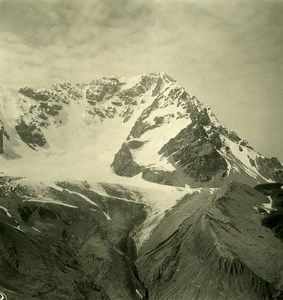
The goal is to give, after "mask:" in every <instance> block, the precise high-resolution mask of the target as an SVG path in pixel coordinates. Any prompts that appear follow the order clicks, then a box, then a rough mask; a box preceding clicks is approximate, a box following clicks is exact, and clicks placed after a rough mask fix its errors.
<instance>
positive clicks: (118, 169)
mask: <svg viewBox="0 0 283 300" xmlns="http://www.w3.org/2000/svg"><path fill="white" fill-rule="evenodd" d="M112 167H113V170H114V172H115V173H116V174H117V175H120V176H126V177H132V176H135V175H137V174H139V173H140V172H141V171H142V167H141V166H139V165H138V164H137V163H136V162H134V161H133V157H132V154H131V152H130V149H129V146H128V145H127V144H126V143H123V145H122V147H121V149H120V150H119V151H118V152H117V153H116V154H115V157H114V161H113V163H112Z"/></svg>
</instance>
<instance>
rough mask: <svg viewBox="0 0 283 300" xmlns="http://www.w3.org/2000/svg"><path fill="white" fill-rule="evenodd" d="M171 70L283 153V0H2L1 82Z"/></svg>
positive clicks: (225, 117) (226, 119) (235, 124)
mask: <svg viewBox="0 0 283 300" xmlns="http://www.w3.org/2000/svg"><path fill="white" fill-rule="evenodd" d="M163 71H164V72H166V73H168V74H169V75H171V76H172V77H174V78H175V79H177V80H178V81H179V82H180V83H181V84H183V85H184V86H185V87H186V89H187V91H188V92H189V93H190V94H194V95H196V96H197V97H198V98H199V99H200V100H201V101H202V102H204V103H205V104H207V105H210V106H211V107H212V110H213V111H214V112H215V114H216V116H217V117H218V119H219V120H220V121H221V122H223V123H224V124H226V125H227V126H228V127H229V128H231V129H233V130H235V131H236V132H237V133H238V134H240V135H241V136H242V137H244V138H246V139H248V141H249V142H250V143H251V145H253V146H254V147H255V149H256V150H257V151H259V152H261V153H262V154H265V155H267V156H277V157H279V158H280V159H281V161H282V162H283V134H282V133H283V118H282V117H283V105H282V104H283V97H282V95H283V82H282V79H283V0H233V1H232V0H231V1H227V0H93V1H91V0H0V84H4V85H11V86H15V87H17V88H18V87H20V86H26V85H31V86H44V85H46V84H50V83H51V82H54V81H57V80H61V79H67V80H70V81H73V82H77V81H78V82H81V81H90V80H92V79H95V78H98V77H101V76H107V75H117V76H123V75H125V76H134V75H138V74H141V73H146V72H163Z"/></svg>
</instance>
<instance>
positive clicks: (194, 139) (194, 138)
mask: <svg viewBox="0 0 283 300" xmlns="http://www.w3.org/2000/svg"><path fill="white" fill-rule="evenodd" d="M218 143H219V140H216V139H212V140H211V139H208V136H207V134H206V132H205V130H204V129H203V128H202V127H201V126H198V125H196V124H194V123H192V124H190V125H189V126H188V127H187V128H184V129H183V130H182V131H181V132H180V133H179V134H178V135H177V136H176V137H175V138H172V139H171V140H170V141H169V142H168V143H167V144H165V145H164V146H163V147H162V148H161V150H160V151H159V154H162V155H163V156H165V157H171V156H172V158H173V160H174V162H175V163H176V164H178V165H179V166H180V167H181V168H182V170H183V171H184V173H185V174H187V175H189V176H190V177H192V178H193V179H194V180H195V181H199V182H207V181H209V180H211V179H212V178H213V177H214V176H216V175H217V174H220V173H224V172H225V171H226V169H227V163H226V161H225V159H224V158H223V157H222V156H221V155H220V154H219V153H218V152H217V151H216V147H219V145H218ZM214 144H215V145H214ZM215 146H216V147H215Z"/></svg>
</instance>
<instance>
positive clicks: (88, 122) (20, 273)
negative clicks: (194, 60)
mask: <svg viewBox="0 0 283 300" xmlns="http://www.w3.org/2000/svg"><path fill="white" fill-rule="evenodd" d="M231 115H232V112H231ZM0 123H1V126H0V172H1V178H0V180H1V186H0V235H1V239H0V253H1V256H0V292H3V293H5V295H7V297H8V298H9V299H111V300H112V299H113V300H120V299H121V300H122V299H123V300H124V299H125V300H126V299H150V300H179V299H180V300H181V299H182V300H186V299H201V300H202V299H211V300H214V299H255V300H260V299H283V264H282V261H283V260H282V259H283V244H282V235H281V234H282V227H283V226H282V222H281V220H282V214H281V210H282V206H283V205H282V203H283V202H282V196H283V193H282V192H281V190H282V186H283V185H282V182H283V166H282V164H281V162H280V161H279V160H278V159H277V158H275V157H271V158H267V157H265V156H264V155H261V154H260V153H259V152H257V151H256V150H255V149H254V148H253V147H252V146H251V145H250V144H249V143H248V141H247V140H245V139H243V138H241V137H239V136H238V134H237V133H235V132H234V131H232V130H230V129H228V128H226V127H225V126H224V125H223V124H221V123H220V122H219V121H218V120H217V118H216V116H215V115H214V114H213V112H212V111H211V109H210V108H209V107H207V106H205V105H204V104H202V103H201V102H200V101H199V100H198V99H197V97H196V96H194V95H191V94H190V93H189V92H188V91H187V90H186V89H185V88H184V87H183V86H181V85H180V84H178V83H177V82H176V80H174V79H173V78H172V77H170V76H169V75H167V74H166V73H150V74H143V75H140V76H136V77H133V78H126V77H121V78H116V77H107V78H106V77H103V78H102V79H98V80H94V81H92V82H90V83H77V84H73V83H71V82H66V81H62V82H59V83H56V84H54V85H52V86H51V87H50V88H32V87H23V88H20V89H19V90H13V89H11V88H8V87H3V86H2V87H0ZM274 183H276V184H275V185H274ZM255 186H256V187H255ZM254 187H255V188H254ZM280 224H281V225H280Z"/></svg>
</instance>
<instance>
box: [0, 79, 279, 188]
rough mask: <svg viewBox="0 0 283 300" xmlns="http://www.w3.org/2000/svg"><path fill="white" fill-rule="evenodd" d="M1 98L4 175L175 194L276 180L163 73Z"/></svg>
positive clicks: (264, 162)
mask: <svg viewBox="0 0 283 300" xmlns="http://www.w3.org/2000/svg"><path fill="white" fill-rule="evenodd" d="M0 97H1V107H0V113H1V115H0V119H1V124H2V127H1V128H2V130H1V131H0V135H1V136H0V138H1V143H0V150H1V152H2V157H1V160H2V165H3V166H2V171H3V172H7V174H11V175H19V174H16V172H19V170H20V174H21V175H25V174H27V173H28V174H30V173H31V170H32V173H34V174H35V175H37V176H38V175H39V174H40V173H41V172H42V171H41V170H42V169H44V170H46V171H47V174H50V175H52V176H54V175H56V176H61V175H62V176H70V177H72V176H75V177H79V178H80V174H83V176H86V177H89V176H91V177H92V176H95V175H94V173H96V171H95V170H100V171H99V172H100V175H99V176H102V177H103V176H104V175H105V178H109V176H112V177H113V176H115V175H114V174H113V171H114V172H115V173H116V174H117V175H120V176H126V177H134V176H141V177H142V178H143V179H145V180H148V181H153V182H157V183H162V184H167V185H178V186H184V185H185V184H189V185H191V186H203V185H209V186H219V185H221V184H222V183H223V182H227V181H232V180H235V179H236V180H239V181H243V182H250V183H254V184H255V183H259V182H265V181H268V180H277V181H278V180H282V165H281V164H280V162H279V161H278V160H277V159H275V158H273V159H268V158H265V157H264V156H262V155H260V154H259V153H257V152H256V151H255V150H254V149H253V148H252V147H251V146H250V145H249V144H248V142H247V141H245V140H243V139H242V138H240V137H239V136H238V135H237V134H236V133H235V132H233V131H231V130H229V129H227V128H226V127H225V126H223V125H222V124H221V123H220V122H219V121H218V120H217V118H216V116H215V115H214V114H213V112H212V111H211V109H210V108H209V107H205V105H204V104H202V103H201V102H200V101H199V100H198V99H197V98H196V97H195V96H193V95H190V94H189V93H188V92H187V91H186V90H185V88H184V87H182V86H181V85H180V84H178V83H177V82H176V80H174V79H173V78H171V77H170V76H169V75H167V74H166V73H149V74H143V75H139V76H135V77H132V78H125V77H124V78H115V77H113V76H111V77H103V78H101V79H97V80H93V81H91V82H90V83H83V84H73V83H71V82H67V81H62V82H59V83H57V84H54V85H53V86H52V87H51V88H50V89H45V88H40V89H32V88H29V87H24V88H21V89H19V91H18V92H16V91H12V90H8V89H5V88H2V89H1V95H0ZM73 162H76V164H75V165H74V172H73V174H72V172H70V170H69V166H70V165H72V164H73ZM90 162H91V164H90ZM19 166H21V167H20V168H19ZM103 174H104V175H103Z"/></svg>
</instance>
